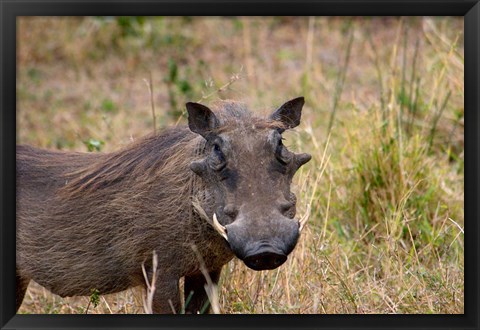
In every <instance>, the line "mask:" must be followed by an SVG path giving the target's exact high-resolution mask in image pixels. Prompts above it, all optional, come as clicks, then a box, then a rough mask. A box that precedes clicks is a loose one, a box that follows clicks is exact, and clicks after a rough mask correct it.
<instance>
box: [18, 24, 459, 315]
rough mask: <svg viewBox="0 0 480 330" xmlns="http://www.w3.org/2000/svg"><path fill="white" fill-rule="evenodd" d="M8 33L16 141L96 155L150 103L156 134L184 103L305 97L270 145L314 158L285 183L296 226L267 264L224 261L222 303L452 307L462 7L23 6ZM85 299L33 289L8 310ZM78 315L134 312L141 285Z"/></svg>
mask: <svg viewBox="0 0 480 330" xmlns="http://www.w3.org/2000/svg"><path fill="white" fill-rule="evenodd" d="M18 37H19V46H18V51H17V61H18V62H17V63H18V70H17V75H18V76H17V125H18V126H17V142H18V143H27V144H31V145H35V146H40V147H46V148H54V149H55V148H58V149H67V150H77V151H87V147H88V146H90V147H91V148H93V149H95V146H97V147H98V148H101V149H102V150H104V151H111V150H115V149H117V148H119V147H121V146H123V145H125V144H127V143H129V142H130V141H131V140H132V139H136V138H139V137H141V136H143V135H145V134H146V133H147V132H150V131H152V130H153V129H154V119H153V117H152V110H153V109H154V110H155V114H156V119H155V122H156V127H157V129H161V128H162V127H165V126H168V125H173V124H176V123H184V122H185V113H184V109H183V104H184V103H185V102H186V101H192V100H193V101H198V100H201V101H202V102H204V103H207V104H208V103H209V102H211V101H213V100H215V99H218V98H222V99H223V98H231V99H238V100H242V101H245V102H247V103H248V104H250V106H251V107H252V108H253V109H258V111H259V112H262V113H266V112H270V111H272V110H273V109H274V107H275V106H278V105H280V104H281V103H283V102H284V101H286V100H287V99H290V98H293V97H296V96H299V95H304V96H305V98H306V101H307V103H306V106H305V110H304V115H303V119H302V125H301V127H300V128H299V129H297V130H296V132H290V133H288V134H287V135H286V137H287V141H286V142H287V143H288V144H290V146H291V149H294V150H302V151H307V152H310V153H311V154H312V155H313V159H312V161H311V162H310V163H309V164H308V165H307V166H305V167H304V168H302V169H301V171H300V172H299V173H298V174H297V176H296V179H295V191H296V192H297V194H298V195H299V201H300V203H301V204H300V205H299V214H303V212H305V210H306V205H310V206H311V217H310V220H309V222H308V223H307V226H306V228H305V230H304V232H303V233H302V237H301V240H300V242H299V244H298V246H297V248H296V249H295V251H294V252H293V253H292V255H291V256H290V257H289V259H288V261H287V262H286V264H285V265H283V266H282V267H280V268H279V269H276V270H273V271H266V272H254V271H252V270H250V269H247V268H246V266H244V265H243V264H242V263H241V262H240V261H238V260H234V261H232V262H230V263H229V264H228V265H226V266H225V268H224V271H223V273H222V277H221V280H220V285H219V299H218V304H219V309H220V312H222V313H463V312H464V302H463V298H464V281H463V274H464V258H463V256H464V249H463V226H464V225H463V223H464V221H463V220H464V213H463V200H464V196H463V187H464V185H463V180H464V176H463V162H464V154H463V113H464V103H463V93H464V87H463V70H464V66H463V20H462V19H461V18H401V19H400V18H387V19H383V18H382V19H381V18H371V19H367V18H353V19H350V18H290V17H285V18H268V19H265V18H255V17H253V18H232V19H225V18H224V19H221V18H203V19H199V18H155V19H145V20H144V21H142V20H134V19H130V20H114V19H111V20H110V19H93V18H65V19H58V18H56V19H48V18H21V19H20V20H19V34H18ZM145 80H146V81H147V82H148V86H147V85H146V84H145ZM150 88H152V91H153V93H150V91H151V90H150ZM152 100H153V104H154V106H155V108H152ZM330 124H331V130H329V126H330ZM329 132H330V134H329ZM327 141H329V142H328V145H327ZM88 304H89V298H88V297H75V298H65V299H62V298H59V297H58V296H55V295H53V294H51V293H49V292H48V291H46V290H45V289H44V288H42V287H40V286H38V285H37V284H35V283H32V284H31V285H30V287H29V289H28V291H27V294H26V298H25V301H24V303H23V305H22V307H21V309H20V311H19V312H20V313H84V312H85V309H86V307H87V306H88ZM88 312H89V313H143V312H144V310H143V303H142V292H141V291H140V290H128V291H126V292H122V293H119V294H116V295H109V296H102V297H101V298H100V304H99V305H98V306H97V307H95V308H92V306H90V307H89V310H88Z"/></svg>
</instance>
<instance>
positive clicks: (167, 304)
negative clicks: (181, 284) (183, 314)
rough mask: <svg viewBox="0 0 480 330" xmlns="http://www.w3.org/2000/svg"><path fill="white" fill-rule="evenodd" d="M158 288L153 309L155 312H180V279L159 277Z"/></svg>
mask: <svg viewBox="0 0 480 330" xmlns="http://www.w3.org/2000/svg"><path fill="white" fill-rule="evenodd" d="M156 286H157V287H156V290H155V293H154V296H153V304H152V311H153V313H154V314H178V313H180V309H181V303H180V292H179V288H178V279H171V278H169V279H165V278H162V277H161V276H159V277H158V279H157V285H156Z"/></svg>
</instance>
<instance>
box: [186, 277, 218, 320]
mask: <svg viewBox="0 0 480 330" xmlns="http://www.w3.org/2000/svg"><path fill="white" fill-rule="evenodd" d="M220 273H221V269H219V270H215V271H212V272H209V273H208V275H209V276H210V279H211V280H212V283H213V284H215V285H216V284H217V283H218V280H219V278H220ZM206 283H207V280H206V279H205V276H204V275H203V274H202V273H198V274H196V275H191V276H185V313H186V314H197V313H201V312H203V313H208V312H209V311H210V307H211V306H208V307H205V306H206V304H209V300H208V296H207V293H206V291H205V284H206Z"/></svg>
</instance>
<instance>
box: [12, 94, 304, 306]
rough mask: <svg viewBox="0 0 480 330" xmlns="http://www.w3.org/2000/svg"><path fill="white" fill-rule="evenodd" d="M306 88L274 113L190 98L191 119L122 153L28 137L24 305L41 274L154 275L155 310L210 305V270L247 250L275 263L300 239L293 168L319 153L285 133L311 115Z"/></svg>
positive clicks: (21, 159) (215, 272) (70, 283)
mask: <svg viewBox="0 0 480 330" xmlns="http://www.w3.org/2000/svg"><path fill="white" fill-rule="evenodd" d="M303 104H304V99H303V97H299V98H296V99H293V100H291V101H289V102H287V103H285V104H284V105H282V106H281V107H280V108H278V110H276V111H275V112H274V113H273V114H272V115H271V116H270V117H269V118H259V117H256V116H254V115H252V114H251V113H250V112H249V111H248V110H247V109H246V107H245V106H244V105H242V104H240V103H236V102H232V101H222V102H219V103H218V104H217V105H216V107H215V108H214V111H212V110H210V109H209V108H208V107H206V106H204V105H201V104H198V103H187V104H186V108H187V112H188V127H174V128H170V129H166V130H164V131H162V132H160V133H158V134H154V135H151V136H147V137H145V138H143V139H141V140H139V141H137V142H134V143H132V144H131V145H129V146H127V147H126V148H124V149H122V150H120V151H117V152H112V153H76V152H61V151H47V150H41V149H37V148H33V147H29V146H17V165H16V169H17V191H16V194H17V195H16V199H17V235H16V238H17V254H16V258H17V259H16V279H17V288H16V299H17V310H18V308H19V306H20V305H21V303H22V300H23V297H24V295H25V291H26V288H27V286H28V283H29V281H30V280H34V281H36V282H37V283H39V284H41V285H42V286H44V287H46V288H47V289H49V290H50V291H51V292H53V293H55V294H58V295H60V296H62V297H65V296H81V295H89V294H90V293H91V290H92V289H96V290H98V291H99V292H100V294H108V293H114V292H119V291H122V290H125V289H127V288H130V287H133V286H138V285H144V286H145V279H144V276H143V272H142V264H144V265H145V267H146V270H147V271H146V273H147V274H148V275H147V276H148V277H149V279H150V280H151V278H152V275H153V269H152V261H151V259H152V258H151V257H152V251H153V250H155V251H156V252H157V254H158V268H157V271H156V274H157V279H156V283H157V288H156V291H155V294H154V297H153V304H152V307H153V312H154V313H172V311H176V312H178V311H181V307H182V306H181V300H180V294H179V280H180V279H181V278H182V277H184V279H185V281H184V283H185V285H184V294H185V299H187V297H188V298H189V303H188V304H187V306H185V307H184V308H185V312H186V313H198V312H199V311H200V310H202V308H204V307H205V306H207V304H208V296H207V294H206V292H205V283H206V279H205V278H206V276H204V275H203V274H202V270H206V272H208V275H209V277H210V279H211V280H212V282H213V283H217V282H218V279H219V276H220V272H221V269H222V266H223V265H225V264H226V263H227V262H228V261H229V260H231V259H232V257H233V256H234V255H235V256H237V257H238V258H240V259H241V260H243V261H244V263H245V264H246V265H247V266H248V267H250V268H252V269H254V270H266V269H274V268H276V267H278V266H280V265H281V264H283V263H284V262H285V260H286V259H287V256H288V254H289V253H290V252H291V251H292V250H293V248H294V247H295V245H296V243H297V240H298V237H299V234H300V231H301V229H302V227H303V224H304V221H305V219H300V220H296V219H294V216H295V213H296V209H295V205H296V197H295V195H294V194H293V193H292V192H291V191H290V185H291V181H292V177H293V176H294V174H295V172H296V171H297V170H298V168H299V167H300V166H302V165H303V164H305V163H306V162H308V161H309V160H310V158H311V156H310V155H308V154H294V153H292V152H290V151H289V150H287V148H286V147H285V146H284V145H283V144H282V135H281V134H282V133H283V132H284V131H285V130H286V129H290V128H293V127H296V126H297V125H299V123H300V117H301V111H302V107H303Z"/></svg>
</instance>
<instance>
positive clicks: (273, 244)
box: [225, 215, 300, 270]
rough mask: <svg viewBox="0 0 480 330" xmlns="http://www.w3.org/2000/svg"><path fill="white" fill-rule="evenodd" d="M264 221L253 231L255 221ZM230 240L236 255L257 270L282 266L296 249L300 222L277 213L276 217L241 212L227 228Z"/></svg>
mask: <svg viewBox="0 0 480 330" xmlns="http://www.w3.org/2000/svg"><path fill="white" fill-rule="evenodd" d="M254 222H262V223H264V225H263V226H256V227H255V228H258V230H257V231H256V232H255V233H252V231H251V230H250V229H251V228H252V226H253V225H252V223H254ZM225 231H226V234H227V240H228V242H229V244H230V248H231V249H232V251H233V252H234V253H235V255H236V256H237V257H238V258H239V259H241V260H242V261H243V262H244V263H245V265H247V266H248V267H250V268H251V269H254V270H267V269H275V268H277V267H279V266H281V265H282V264H283V263H284V262H285V261H286V260H287V256H288V254H289V253H290V252H292V250H293V249H294V247H295V245H296V244H297V240H298V237H299V233H300V232H299V223H298V222H297V221H296V220H294V219H290V218H286V217H283V216H277V217H275V218H274V220H270V221H268V220H263V221H262V220H259V219H258V218H257V221H255V219H247V218H245V217H242V216H241V215H240V216H239V217H238V219H237V220H236V221H234V222H233V223H231V224H230V225H227V226H226V227H225Z"/></svg>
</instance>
